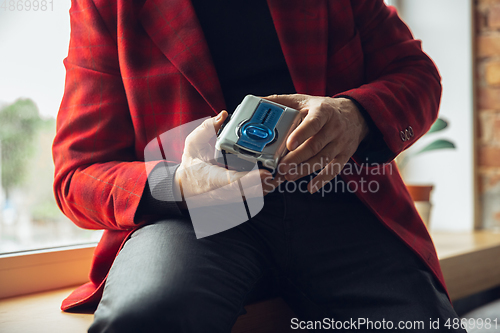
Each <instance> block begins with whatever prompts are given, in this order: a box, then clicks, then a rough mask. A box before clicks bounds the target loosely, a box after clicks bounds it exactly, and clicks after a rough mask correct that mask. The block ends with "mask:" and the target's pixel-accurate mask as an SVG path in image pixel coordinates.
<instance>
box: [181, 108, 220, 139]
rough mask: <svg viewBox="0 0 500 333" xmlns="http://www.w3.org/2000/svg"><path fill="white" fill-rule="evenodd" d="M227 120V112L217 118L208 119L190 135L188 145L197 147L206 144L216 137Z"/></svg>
mask: <svg viewBox="0 0 500 333" xmlns="http://www.w3.org/2000/svg"><path fill="white" fill-rule="evenodd" d="M226 118H227V112H226V111H221V112H220V113H219V114H218V115H217V116H215V117H212V118H208V119H206V120H205V121H204V122H203V123H201V125H200V126H198V127H196V128H195V129H194V130H193V131H192V132H191V133H190V134H189V135H188V137H187V138H186V145H188V143H189V144H193V145H196V146H199V145H204V144H206V143H207V142H208V141H210V139H212V138H213V137H215V135H216V134H217V131H218V130H219V129H220V128H221V126H222V124H223V123H224V120H226Z"/></svg>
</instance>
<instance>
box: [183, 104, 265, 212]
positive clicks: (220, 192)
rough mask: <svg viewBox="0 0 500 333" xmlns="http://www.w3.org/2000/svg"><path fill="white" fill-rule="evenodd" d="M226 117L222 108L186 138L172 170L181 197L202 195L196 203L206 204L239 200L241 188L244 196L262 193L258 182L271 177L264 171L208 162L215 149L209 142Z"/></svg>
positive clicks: (212, 139) (212, 157)
mask: <svg viewBox="0 0 500 333" xmlns="http://www.w3.org/2000/svg"><path fill="white" fill-rule="evenodd" d="M227 116H228V114H227V112H226V111H222V112H221V113H219V115H218V116H217V117H213V118H209V119H207V120H205V121H204V122H203V123H202V124H201V125H200V126H198V127H197V128H195V129H194V130H193V132H191V133H190V134H189V135H188V137H187V138H186V142H185V146H184V152H183V154H182V162H181V165H180V166H179V168H178V169H177V171H176V173H175V183H176V184H177V186H179V187H180V189H181V191H182V196H183V199H184V200H185V199H187V198H191V197H195V196H197V195H200V194H206V195H204V196H199V198H200V201H203V202H199V203H197V205H199V206H208V205H217V204H223V203H230V202H231V200H241V195H242V193H241V190H244V195H245V196H247V197H252V196H262V195H263V189H262V185H261V181H263V180H264V179H266V178H270V177H271V174H270V173H269V172H268V171H266V170H258V169H256V170H253V171H250V172H237V171H234V170H227V169H225V168H223V167H220V166H218V165H215V164H213V163H212V162H213V160H214V149H215V148H214V146H213V142H211V141H214V139H215V135H216V133H217V131H218V130H219V129H220V127H221V126H222V123H223V122H224V120H225V119H226V118H227ZM243 177H244V178H243ZM239 181H241V182H239ZM242 184H243V185H242ZM241 187H243V188H241Z"/></svg>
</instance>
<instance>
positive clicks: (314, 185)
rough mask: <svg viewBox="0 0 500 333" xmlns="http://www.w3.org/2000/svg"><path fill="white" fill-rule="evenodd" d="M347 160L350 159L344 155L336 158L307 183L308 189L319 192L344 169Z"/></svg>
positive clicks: (311, 191)
mask: <svg viewBox="0 0 500 333" xmlns="http://www.w3.org/2000/svg"><path fill="white" fill-rule="evenodd" d="M347 161H348V159H345V158H343V157H340V158H336V159H334V160H333V161H332V162H331V163H329V164H328V165H327V166H326V167H325V168H324V169H323V170H321V172H320V173H319V174H318V175H317V176H316V177H314V178H313V179H312V180H311V181H310V182H309V184H307V190H308V191H309V192H310V193H314V192H317V191H318V190H319V189H321V188H322V187H323V186H325V185H326V184H327V183H328V182H330V181H331V180H332V179H333V178H335V177H336V176H337V175H338V174H339V173H340V172H341V171H342V169H343V168H344V166H345V164H346V163H347Z"/></svg>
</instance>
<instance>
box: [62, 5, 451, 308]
mask: <svg viewBox="0 0 500 333" xmlns="http://www.w3.org/2000/svg"><path fill="white" fill-rule="evenodd" d="M268 4H269V7H270V11H271V15H272V17H273V21H274V24H275V27H276V30H277V33H278V37H279V39H280V44H281V47H282V49H283V53H284V56H285V60H286V62H287V65H288V67H289V70H290V74H291V77H292V80H293V83H294V85H295V88H296V89H297V92H300V93H305V94H311V95H323V96H349V97H350V98H352V99H354V100H356V101H357V102H359V103H360V105H362V106H363V107H364V108H365V109H366V111H367V113H368V114H369V115H370V117H371V118H372V120H373V122H374V124H375V125H376V126H377V128H378V129H379V130H380V132H381V133H382V135H383V141H384V142H383V144H385V145H387V147H388V148H389V149H390V151H391V152H392V153H393V156H392V157H394V156H396V155H397V154H398V153H400V152H401V151H402V150H404V149H406V148H407V147H408V146H409V145H411V144H412V143H413V142H414V141H415V140H416V139H417V138H418V137H420V136H421V135H423V134H424V133H425V132H426V131H427V129H428V128H429V127H430V125H431V124H432V122H433V121H434V119H435V118H436V116H437V110H438V105H439V99H440V94H441V86H440V77H439V74H438V72H437V70H436V68H435V66H434V64H433V63H432V61H431V60H430V59H429V58H428V57H427V56H426V55H425V54H424V53H423V52H422V50H421V47H420V42H419V41H416V40H414V39H413V38H412V35H411V33H410V31H409V30H408V28H407V27H406V26H405V25H404V24H403V23H402V22H401V21H400V19H399V18H398V16H397V14H396V13H395V10H394V9H392V8H388V7H386V6H385V5H384V3H383V1H382V0H352V1H349V0H335V1H333V0H330V1H327V0H268ZM70 15H71V42H70V47H69V53H68V57H67V58H66V59H65V60H64V64H65V66H66V70H67V75H66V85H65V94H64V97H63V100H62V103H61V108H60V110H59V115H58V119H57V135H56V138H55V141H54V145H53V153H54V161H55V166H56V173H55V181H54V191H55V195H56V199H57V202H58V204H59V207H60V208H61V209H62V211H63V212H64V213H65V214H66V215H67V216H68V217H69V218H70V219H71V220H72V221H74V223H76V224H77V225H79V226H80V227H83V228H92V229H106V231H105V234H104V236H103V238H102V240H101V242H100V243H99V246H98V247H97V249H96V253H95V259H94V263H93V265H92V271H91V274H90V279H91V281H90V282H89V283H88V284H86V285H85V286H82V287H81V288H79V289H77V290H76V291H75V292H74V293H73V294H72V295H71V296H70V297H69V298H68V299H66V300H65V301H64V303H63V305H62V308H63V309H67V308H70V307H73V306H76V305H78V304H82V303H86V302H95V301H98V300H99V297H100V292H102V285H103V282H104V280H105V278H106V275H107V272H108V270H109V267H110V266H111V264H112V262H113V259H114V257H115V255H116V254H117V252H118V251H119V249H120V247H121V244H123V242H124V240H125V239H126V237H127V236H128V235H129V234H130V232H131V231H133V230H134V229H135V228H137V226H138V224H136V223H135V222H134V215H135V212H136V209H137V206H138V204H139V201H140V198H141V196H142V192H143V190H144V187H145V183H146V180H147V173H146V166H145V164H144V162H143V160H144V148H145V147H146V145H147V143H148V142H149V141H151V140H153V139H155V138H156V137H157V136H159V135H160V134H161V133H163V132H165V131H167V130H169V129H171V128H174V127H177V126H178V125H180V124H183V123H186V122H189V121H192V120H195V119H198V118H201V117H205V116H212V115H215V114H216V113H218V112H219V111H221V110H223V109H224V108H225V105H224V100H223V96H222V92H221V89H220V84H219V81H218V79H217V75H216V72H215V69H214V66H213V64H212V60H211V57H210V54H209V51H208V46H207V44H206V42H205V40H204V37H203V32H202V31H201V29H200V27H199V24H198V20H197V18H196V15H195V12H194V10H193V7H192V5H191V3H190V1H189V0H168V1H164V0H145V1H144V0H143V1H141V0H135V1H125V0H94V1H92V0H73V1H72V7H71V10H70ZM229 28H230V27H229ZM408 126H412V128H413V131H414V136H413V137H412V138H411V139H410V140H407V141H402V140H401V138H400V131H401V130H404V129H406V128H408ZM183 144H184V143H183V142H171V144H170V145H169V146H168V147H163V148H164V149H169V151H170V154H169V155H170V156H175V157H176V158H177V161H180V156H181V153H182V150H183ZM392 157H390V158H389V159H388V160H387V162H389V161H390V159H392ZM351 162H352V166H358V167H359V166H361V170H363V173H362V175H361V174H348V173H344V174H343V177H344V179H345V180H347V181H354V182H357V183H359V182H360V181H362V180H363V179H364V180H365V181H367V182H370V181H372V180H373V181H377V182H378V183H379V185H380V188H379V193H375V194H372V193H361V192H358V196H359V197H360V198H361V200H362V201H363V202H364V203H365V204H366V205H367V206H368V207H370V208H371V209H372V211H373V212H374V213H375V214H376V215H377V216H378V217H379V219H380V221H381V222H382V223H384V224H385V225H386V226H388V227H389V228H390V229H392V230H393V231H394V232H395V233H396V234H398V235H399V236H400V237H401V239H402V240H403V241H404V242H406V243H407V244H408V245H409V246H410V247H411V248H412V249H413V250H414V251H415V252H416V253H417V254H418V255H419V256H420V257H421V258H422V259H423V260H424V261H425V262H426V263H427V264H428V265H429V267H430V269H431V270H432V271H433V272H434V273H435V275H436V277H437V278H438V279H439V280H440V281H441V283H442V284H443V285H444V281H443V277H442V274H441V271H440V268H439V263H438V260H437V256H436V253H435V250H434V246H433V244H432V241H431V239H430V237H429V235H428V233H427V231H426V229H425V227H424V225H423V224H422V222H421V220H420V218H419V216H418V214H417V213H416V211H415V209H414V207H413V204H412V202H411V199H410V197H409V194H408V192H407V191H406V188H405V186H404V184H403V182H402V180H401V178H400V176H399V174H398V172H397V169H396V168H395V166H394V165H393V164H389V165H385V166H370V167H367V166H366V165H363V164H362V163H365V161H356V162H357V163H358V164H354V163H355V162H354V161H351ZM368 162H370V161H368ZM149 163H150V164H151V165H149V166H148V167H147V169H148V170H151V169H152V168H153V167H154V164H156V163H158V162H149ZM391 168H392V172H389V171H390V170H389V169H391ZM374 171H375V172H374ZM144 222H145V221H139V225H140V224H141V223H144Z"/></svg>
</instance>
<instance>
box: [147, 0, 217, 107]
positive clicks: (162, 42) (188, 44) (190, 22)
mask: <svg viewBox="0 0 500 333" xmlns="http://www.w3.org/2000/svg"><path fill="white" fill-rule="evenodd" d="M139 19H140V21H141V23H142V25H143V26H144V29H145V30H146V32H147V33H148V35H149V36H150V38H151V39H152V40H153V42H154V43H155V44H156V45H157V46H158V47H159V48H160V49H161V51H162V52H163V54H165V56H166V57H167V58H168V59H169V60H170V62H172V64H173V65H174V66H176V67H177V69H178V70H179V72H181V73H182V74H183V75H184V76H185V77H186V79H187V80H188V81H189V82H190V83H191V84H192V85H193V86H194V87H195V88H196V90H197V91H198V92H199V93H200V94H201V95H202V96H203V98H204V99H205V100H206V101H207V103H208V104H209V105H210V106H211V107H212V109H213V110H214V111H216V112H219V111H220V110H223V109H225V102H224V97H223V95H222V89H221V87H220V83H219V80H218V78H217V73H216V71H215V67H214V65H213V62H212V58H211V56H210V51H209V49H208V46H207V43H206V41H205V37H204V36H203V32H202V30H201V27H200V25H199V22H198V19H197V17H196V13H195V11H194V8H193V6H192V4H191V1H189V0H168V1H164V0H147V1H146V2H145V4H144V6H143V8H142V9H141V12H140V13H139Z"/></svg>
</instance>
